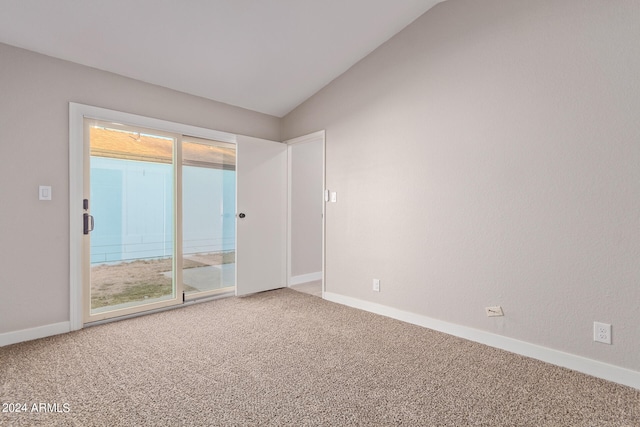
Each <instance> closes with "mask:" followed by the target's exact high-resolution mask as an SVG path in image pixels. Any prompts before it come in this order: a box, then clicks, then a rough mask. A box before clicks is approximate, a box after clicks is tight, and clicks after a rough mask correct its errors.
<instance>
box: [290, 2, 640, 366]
mask: <svg viewBox="0 0 640 427" xmlns="http://www.w3.org/2000/svg"><path fill="white" fill-rule="evenodd" d="M639 16H640V2H638V1H623V0H616V1H605V0H538V1H513V0H484V1H476V0H448V1H446V2H444V3H441V4H439V5H437V6H436V7H435V8H433V9H432V10H430V11H429V12H427V13H426V14H425V15H423V16H422V17H420V18H419V19H417V20H416V21H415V22H414V23H413V24H412V25H410V26H409V27H407V28H406V29H405V30H404V31H402V32H401V33H400V34H398V35H397V36H395V37H394V38H392V39H391V40H389V41H388V42H387V43H386V44H384V45H383V46H382V47H380V48H379V49H377V50H376V51H374V52H373V53H372V54H371V55H369V56H368V57H366V58H365V59H363V60H362V61H361V62H359V63H358V64H356V65H355V66H354V67H352V68H351V69H350V70H349V71H348V72H346V73H345V74H343V75H342V76H341V77H339V78H337V79H336V80H334V81H333V82H332V83H331V84H329V85H328V86H326V87H325V88H324V89H323V90H321V91H320V92H319V93H317V94H316V95H315V96H313V97H312V98H311V99H309V100H308V101H306V102H305V103H304V104H302V105H301V106H299V107H298V108H297V109H295V110H294V111H293V112H291V113H290V114H289V115H287V116H286V117H285V118H284V120H283V137H284V138H285V139H286V138H292V137H296V136H299V135H304V134H307V133H310V132H312V131H316V130H319V129H326V168H327V170H326V187H327V188H330V189H331V190H335V191H337V193H338V203H329V204H327V207H326V209H327V218H326V271H325V274H326V276H325V277H326V290H327V291H328V292H333V293H336V294H341V295H345V296H349V297H354V298H359V299H361V300H365V301H370V302H376V303H380V304H383V305H387V306H391V307H394V308H398V309H402V310H406V311H409V312H414V313H418V314H421V315H424V316H428V317H431V318H435V319H441V320H444V321H447V322H450V323H453V324H458V325H464V326H468V327H472V328H477V329H479V330H485V331H489V332H493V333H497V334H501V335H504V336H507V337H512V338H515V339H518V340H523V341H526V342H529V343H534V344H539V345H542V346H545V347H549V348H553V349H557V350H561V351H566V352H568V353H573V354H578V355H582V356H585V357H588V358H591V359H595V360H600V361H604V362H608V363H611V364H614V365H618V366H622V367H627V368H630V369H634V370H636V371H637V370H640V352H638V348H640V327H639V325H640V285H639V280H640V262H639V261H640V260H639V258H638V255H639V254H640V227H639V224H638V221H639V220H640V78H639V76H640V42H639V40H640V25H638V17H639ZM374 277H375V278H379V279H381V292H380V293H374V292H372V290H371V280H372V278H374ZM489 305H502V306H503V308H504V311H505V314H506V316H505V317H504V318H499V319H496V318H490V319H489V318H487V317H486V316H485V313H484V307H485V306H489ZM594 320H598V321H602V322H607V323H612V324H613V341H614V344H613V345H611V346H607V345H603V344H598V343H593V341H592V336H593V332H592V327H593V321H594Z"/></svg>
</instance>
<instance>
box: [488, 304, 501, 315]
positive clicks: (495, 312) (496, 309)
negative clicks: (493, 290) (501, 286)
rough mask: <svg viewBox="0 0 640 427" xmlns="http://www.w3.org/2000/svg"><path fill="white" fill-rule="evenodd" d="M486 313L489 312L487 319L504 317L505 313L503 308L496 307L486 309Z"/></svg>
mask: <svg viewBox="0 0 640 427" xmlns="http://www.w3.org/2000/svg"><path fill="white" fill-rule="evenodd" d="M484 309H485V311H486V312H487V317H498V316H504V312H503V311H502V307H500V306H499V305H496V306H494V307H485V308H484Z"/></svg>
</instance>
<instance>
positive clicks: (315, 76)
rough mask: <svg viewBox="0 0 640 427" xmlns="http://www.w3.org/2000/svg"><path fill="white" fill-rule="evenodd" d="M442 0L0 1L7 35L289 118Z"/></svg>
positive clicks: (2, 34) (11, 40) (0, 21)
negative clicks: (322, 89)
mask: <svg viewBox="0 0 640 427" xmlns="http://www.w3.org/2000/svg"><path fill="white" fill-rule="evenodd" d="M441 1H443V0H180V1H178V0H175V1H174V0H90V1H77V0H55V1H51V0H0V42H2V43H6V44H10V45H13V46H18V47H22V48H25V49H29V50H32V51H35V52H39V53H43V54H46V55H49V56H53V57H57V58H62V59H65V60H69V61H72V62H76V63H79V64H83V65H87V66H91V67H95V68H98V69H101V70H106V71H110V72H114V73H117V74H120V75H123V76H127V77H131V78H134V79H138V80H142V81H145V82H149V83H153V84H157V85H160V86H164V87H168V88H171V89H176V90H179V91H182V92H186V93H190V94H193V95H198V96H201V97H205V98H209V99H213V100H216V101H221V102H224V103H227V104H231V105H236V106H239V107H243V108H247V109H250V110H255V111H259V112H263V113H267V114H271V115H274V116H278V117H282V116H284V115H286V114H287V113H288V112H289V111H291V110H292V109H293V108H295V107H296V106H297V105H299V104H300V103H301V102H303V101H304V100H306V99H307V98H309V97H310V96H311V95H313V94H314V93H315V92H317V91H318V90H319V89H321V88H322V87H324V86H325V85H326V84H328V83H329V82H330V81H331V80H333V79H334V78H336V77H338V76H339V75H340V74H342V73H343V72H344V71H346V70H347V69H348V68H349V67H351V66H352V65H353V64H355V63H356V62H358V61H359V60H360V59H362V58H363V57H365V56H366V55H367V54H369V53H370V52H371V51H373V50H374V49H375V48H377V47H378V46H380V45H381V44H382V43H384V42H385V41H386V40H388V39H389V38H391V37H392V36H393V35H394V34H396V33H397V32H399V31H400V30H402V29H403V28H404V27H406V26H407V25H408V24H410V23H411V22H412V21H413V20H415V19H416V18H418V17H419V16H420V15H422V14H423V13H424V12H426V11H427V10H428V9H430V8H431V7H433V6H434V5H436V4H437V3H439V2H441ZM0 60H1V58H0Z"/></svg>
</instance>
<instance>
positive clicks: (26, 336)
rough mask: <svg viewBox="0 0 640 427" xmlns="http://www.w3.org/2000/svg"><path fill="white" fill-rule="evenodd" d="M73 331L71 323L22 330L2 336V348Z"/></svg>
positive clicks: (0, 341) (0, 339)
mask: <svg viewBox="0 0 640 427" xmlns="http://www.w3.org/2000/svg"><path fill="white" fill-rule="evenodd" d="M70 330H71V328H70V323H69V322H60V323H52V324H51V325H44V326H38V327H36V328H30V329H21V330H19V331H14V332H5V333H3V334H0V347H3V346H5V345H9V344H15V343H19V342H23V341H30V340H36V339H38V338H44V337H49V336H51V335H58V334H64V333H66V332H69V331H70Z"/></svg>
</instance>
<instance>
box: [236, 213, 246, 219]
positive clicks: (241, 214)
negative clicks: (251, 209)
mask: <svg viewBox="0 0 640 427" xmlns="http://www.w3.org/2000/svg"><path fill="white" fill-rule="evenodd" d="M245 216H246V215H245V214H243V213H242V212H240V213H239V214H238V217H239V218H244V217H245Z"/></svg>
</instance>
